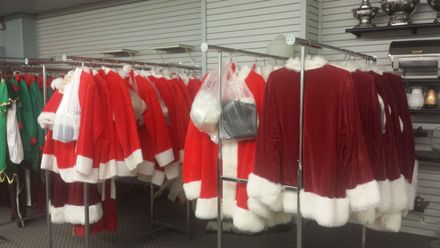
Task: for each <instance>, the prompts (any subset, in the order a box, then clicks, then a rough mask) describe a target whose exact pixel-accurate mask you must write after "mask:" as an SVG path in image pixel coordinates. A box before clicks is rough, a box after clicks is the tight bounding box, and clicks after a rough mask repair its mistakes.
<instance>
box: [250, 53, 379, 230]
mask: <svg viewBox="0 0 440 248" xmlns="http://www.w3.org/2000/svg"><path fill="white" fill-rule="evenodd" d="M326 63H327V62H326V61H325V60H324V59H322V58H320V57H314V58H308V59H307V60H306V65H305V66H306V72H305V92H304V94H305V96H304V133H303V135H304V136H303V165H304V166H303V178H304V189H303V190H302V191H301V194H300V197H301V212H302V214H303V216H304V217H306V218H311V219H314V220H316V221H317V222H318V224H320V225H322V226H340V225H343V224H345V223H346V222H347V221H348V218H349V214H350V210H352V211H361V210H365V209H368V208H372V207H375V206H376V205H377V204H378V202H379V191H378V186H377V183H376V182H375V181H374V179H373V175H372V172H371V165H370V162H369V159H368V152H367V148H366V146H365V140H364V136H363V133H362V130H361V128H360V127H361V125H360V117H359V111H358V109H357V108H355V106H357V103H356V99H355V90H354V86H353V81H352V77H351V75H350V73H349V72H347V71H345V70H341V69H338V68H336V67H334V66H330V65H326ZM299 69H300V62H299V60H298V59H291V60H289V61H288V63H287V65H286V67H285V68H282V69H279V70H277V71H275V72H272V74H271V76H270V77H269V80H268V82H267V86H266V93H265V94H266V95H265V102H264V110H263V111H264V113H263V117H262V118H260V125H261V126H260V128H259V133H258V136H257V151H256V154H257V155H256V164H255V171H254V173H252V174H251V175H250V176H249V182H248V186H247V191H248V194H249V196H250V197H253V198H255V199H257V200H258V201H260V202H261V203H264V204H266V205H267V206H269V207H271V208H272V209H274V210H282V211H284V212H288V213H295V212H296V205H297V202H296V193H294V192H287V191H286V192H283V191H282V186H281V185H294V186H295V185H296V183H297V182H296V178H297V162H296V161H297V159H298V140H299V138H298V136H299V133H298V130H299V116H298V113H299ZM341 178H344V179H345V180H341ZM366 195H368V196H369V197H365V196H366Z"/></svg>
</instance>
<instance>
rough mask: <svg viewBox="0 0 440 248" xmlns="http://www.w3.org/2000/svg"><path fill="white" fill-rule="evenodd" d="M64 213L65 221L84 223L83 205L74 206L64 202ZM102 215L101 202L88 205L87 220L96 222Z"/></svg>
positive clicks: (92, 222)
mask: <svg viewBox="0 0 440 248" xmlns="http://www.w3.org/2000/svg"><path fill="white" fill-rule="evenodd" d="M64 215H65V220H66V223H70V224H81V225H84V224H85V209H84V206H75V205H69V204H66V205H65V206H64ZM102 216H103V211H102V206H101V203H97V204H95V205H90V206H89V222H90V224H94V223H97V222H98V221H99V220H101V218H102Z"/></svg>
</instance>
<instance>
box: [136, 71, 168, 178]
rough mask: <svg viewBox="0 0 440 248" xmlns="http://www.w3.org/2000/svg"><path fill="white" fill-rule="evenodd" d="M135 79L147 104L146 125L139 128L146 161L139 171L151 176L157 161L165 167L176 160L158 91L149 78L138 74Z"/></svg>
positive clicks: (144, 116) (140, 94)
mask: <svg viewBox="0 0 440 248" xmlns="http://www.w3.org/2000/svg"><path fill="white" fill-rule="evenodd" d="M135 81H136V85H137V87H138V92H139V96H140V97H141V98H142V100H143V101H144V102H145V103H146V105H147V110H146V111H145V112H144V114H143V119H144V125H143V126H142V127H140V129H139V135H140V140H141V143H142V152H143V155H144V162H143V163H142V164H141V165H140V167H139V173H140V174H142V175H145V176H151V175H153V173H154V165H155V163H156V162H157V164H158V165H159V166H160V167H164V166H166V165H168V164H169V163H171V162H173V161H174V155H173V150H172V146H171V139H170V135H169V133H168V127H167V124H166V121H165V117H164V115H163V113H162V109H161V107H160V103H159V100H158V98H157V95H156V92H155V91H154V89H153V88H152V86H151V83H150V82H149V80H148V79H147V78H144V77H142V76H140V75H138V76H136V77H135Z"/></svg>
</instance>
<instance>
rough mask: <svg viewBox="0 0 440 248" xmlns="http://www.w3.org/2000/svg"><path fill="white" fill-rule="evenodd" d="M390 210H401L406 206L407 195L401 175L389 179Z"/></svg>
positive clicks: (403, 178) (394, 211)
mask: <svg viewBox="0 0 440 248" xmlns="http://www.w3.org/2000/svg"><path fill="white" fill-rule="evenodd" d="M391 197H392V198H391V199H392V203H391V212H392V213H396V212H401V211H403V210H405V209H406V208H407V206H408V195H407V192H406V182H405V177H404V176H403V175H401V176H400V177H399V178H398V179H396V180H393V181H391Z"/></svg>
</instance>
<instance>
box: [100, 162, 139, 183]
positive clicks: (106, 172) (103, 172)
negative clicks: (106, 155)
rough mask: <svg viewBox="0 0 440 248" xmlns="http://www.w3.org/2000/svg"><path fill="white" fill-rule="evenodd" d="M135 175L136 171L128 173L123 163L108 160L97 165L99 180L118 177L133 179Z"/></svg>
mask: <svg viewBox="0 0 440 248" xmlns="http://www.w3.org/2000/svg"><path fill="white" fill-rule="evenodd" d="M136 174H137V170H134V171H130V170H129V169H128V167H127V164H126V163H125V161H117V160H114V159H112V160H109V161H107V162H105V163H100V164H99V179H100V180H107V179H111V178H114V177H116V176H119V177H134V176H136Z"/></svg>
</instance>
